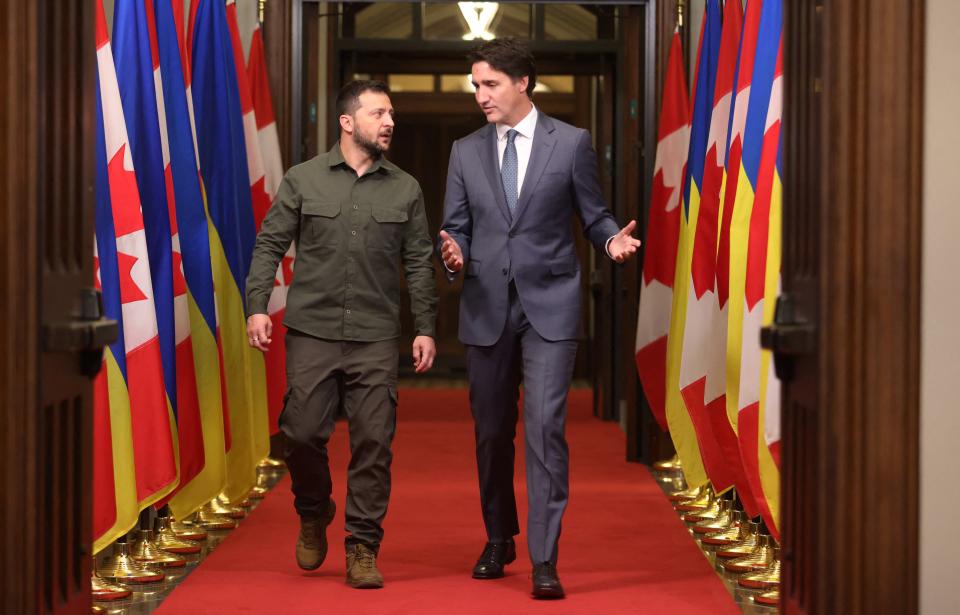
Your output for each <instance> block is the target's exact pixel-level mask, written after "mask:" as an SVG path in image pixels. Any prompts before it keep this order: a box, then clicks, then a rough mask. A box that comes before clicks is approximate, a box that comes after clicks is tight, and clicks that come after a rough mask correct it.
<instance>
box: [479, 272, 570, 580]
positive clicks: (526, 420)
mask: <svg viewBox="0 0 960 615" xmlns="http://www.w3.org/2000/svg"><path fill="white" fill-rule="evenodd" d="M576 353H577V341H576V340H559V341H551V340H546V339H544V338H543V337H541V336H540V334H539V333H537V331H536V329H534V328H533V327H532V326H531V325H530V322H529V321H528V320H527V317H526V314H525V313H524V310H523V306H522V305H521V302H520V299H519V297H518V296H517V292H516V288H515V287H514V285H513V283H512V282H511V284H510V309H509V313H508V316H507V319H506V323H505V325H504V329H503V333H502V334H501V335H500V338H499V339H498V340H497V342H496V343H495V344H494V345H492V346H467V373H468V377H469V380H470V406H471V411H472V412H473V418H474V426H475V435H476V444H477V470H478V475H479V479H480V505H481V509H482V512H483V520H484V524H485V526H486V530H487V538H488V540H490V541H491V542H501V541H504V540H507V539H508V538H511V537H512V536H515V535H516V534H519V532H520V528H519V522H518V519H517V503H516V496H515V493H514V489H513V469H514V458H515V449H514V438H515V436H516V424H517V418H518V410H517V402H518V400H519V396H520V390H519V385H520V377H521V373H522V375H523V392H524V399H523V426H524V434H525V446H526V449H525V454H526V473H527V503H528V514H527V545H528V547H529V551H530V559H531V560H532V561H533V563H534V564H540V563H543V562H552V563H554V564H556V561H557V542H558V540H559V538H560V524H561V519H562V517H563V512H564V510H565V509H566V506H567V497H568V493H569V485H568V482H569V480H568V468H569V450H568V448H567V441H566V438H565V435H564V432H565V426H566V417H567V393H568V392H569V389H570V380H571V378H572V376H573V366H574V360H575V358H576Z"/></svg>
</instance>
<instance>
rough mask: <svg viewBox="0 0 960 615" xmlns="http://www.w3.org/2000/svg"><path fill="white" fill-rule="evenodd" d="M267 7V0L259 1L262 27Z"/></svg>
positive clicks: (258, 10) (258, 7)
mask: <svg viewBox="0 0 960 615" xmlns="http://www.w3.org/2000/svg"><path fill="white" fill-rule="evenodd" d="M266 6H267V0H257V16H258V17H259V18H260V25H263V12H264V9H265V8H266Z"/></svg>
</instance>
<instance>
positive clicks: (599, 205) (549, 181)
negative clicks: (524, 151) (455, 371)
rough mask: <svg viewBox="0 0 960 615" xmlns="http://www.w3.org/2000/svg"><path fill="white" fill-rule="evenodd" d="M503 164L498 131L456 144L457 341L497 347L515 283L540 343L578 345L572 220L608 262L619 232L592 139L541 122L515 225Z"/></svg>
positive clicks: (450, 205) (451, 203) (449, 205)
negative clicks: (459, 277)
mask: <svg viewBox="0 0 960 615" xmlns="http://www.w3.org/2000/svg"><path fill="white" fill-rule="evenodd" d="M497 158H498V157H497V132H496V127H495V126H494V125H493V124H487V125H486V126H484V127H483V128H481V129H479V130H477V131H476V132H474V133H472V134H470V135H468V136H466V137H464V138H462V139H459V140H457V141H456V142H454V144H453V148H452V150H451V152H450V169H449V172H448V174H447V192H446V197H445V199H444V216H443V225H442V227H441V228H442V229H443V230H445V231H447V232H448V233H449V234H450V236H451V237H453V238H454V240H455V241H456V242H457V243H458V244H459V245H460V249H461V250H462V251H463V260H464V264H465V267H464V269H463V270H461V271H463V272H464V276H465V277H464V282H463V294H462V295H461V297H460V329H459V337H460V341H461V342H463V343H464V344H470V345H475V346H490V345H492V344H494V343H495V342H496V341H497V339H499V337H500V334H501V333H502V331H503V327H504V324H505V323H506V319H507V311H508V309H509V296H508V284H509V282H510V280H511V279H512V280H514V283H515V285H516V288H517V293H518V296H519V298H520V302H521V304H522V305H523V309H524V312H525V313H526V315H527V319H528V320H529V321H530V324H531V325H532V326H533V328H534V329H536V331H537V333H538V334H539V335H540V336H541V337H543V338H544V339H546V340H550V341H556V340H568V339H575V338H577V337H579V336H580V334H581V331H580V329H581V328H580V302H581V297H580V294H581V293H580V263H579V262H578V260H577V255H576V253H575V251H574V243H573V235H572V225H571V219H570V217H571V215H572V214H576V215H577V216H579V218H580V222H581V224H582V227H583V231H584V234H585V235H586V237H587V238H588V239H589V240H590V241H591V242H592V243H593V245H594V246H595V247H596V248H597V250H599V251H600V252H601V254H604V258H606V251H605V245H606V242H607V239H609V238H610V237H611V236H612V235H615V234H616V233H617V232H618V231H619V230H620V229H619V228H618V226H617V223H616V221H615V220H614V219H613V216H612V215H611V214H610V212H609V211H608V210H607V208H606V204H605V203H604V201H603V197H602V195H601V192H600V184H599V181H598V179H597V157H596V154H595V153H594V151H593V146H592V145H591V141H590V134H589V133H588V132H587V131H585V130H582V129H580V128H576V127H574V126H571V125H569V124H565V123H564V122H561V121H559V120H555V119H553V118H551V117H548V116H547V115H546V114H544V113H543V112H540V113H539V117H538V120H537V128H536V131H535V132H534V135H533V146H532V149H531V152H530V161H529V162H528V163H527V171H526V174H525V175H524V179H523V186H522V187H521V189H520V194H519V198H518V200H517V207H516V211H515V212H514V214H513V215H512V216H511V214H510V210H509V209H508V208H507V202H506V198H505V197H504V194H503V184H502V183H501V180H500V169H499V163H498V160H497ZM451 279H452V276H451Z"/></svg>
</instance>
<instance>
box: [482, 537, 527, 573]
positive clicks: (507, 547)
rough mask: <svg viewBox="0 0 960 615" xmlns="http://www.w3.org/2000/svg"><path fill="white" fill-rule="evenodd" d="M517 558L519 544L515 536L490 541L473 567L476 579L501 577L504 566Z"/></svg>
mask: <svg viewBox="0 0 960 615" xmlns="http://www.w3.org/2000/svg"><path fill="white" fill-rule="evenodd" d="M515 559H517V545H516V544H514V542H513V538H510V539H509V540H506V541H504V542H488V543H487V546H485V547H484V548H483V553H482V554H481V555H480V559H478V560H477V564H476V565H475V566H474V567H473V578H474V579H499V578H501V577H502V576H503V567H504V566H506V565H507V564H509V563H510V562H512V561H513V560H515Z"/></svg>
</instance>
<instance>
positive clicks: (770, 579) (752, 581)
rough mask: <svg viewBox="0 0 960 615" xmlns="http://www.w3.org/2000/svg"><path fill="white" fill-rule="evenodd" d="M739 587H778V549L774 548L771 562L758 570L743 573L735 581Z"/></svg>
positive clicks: (765, 588) (768, 588)
mask: <svg viewBox="0 0 960 615" xmlns="http://www.w3.org/2000/svg"><path fill="white" fill-rule="evenodd" d="M737 583H738V584H739V585H740V586H741V587H746V588H747V589H764V590H770V589H774V588H779V587H780V549H776V548H775V549H774V553H773V562H771V563H770V565H769V566H768V567H767V568H766V570H762V571H759V572H753V573H751V574H745V575H743V576H742V577H740V579H739V580H738V581H737Z"/></svg>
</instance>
